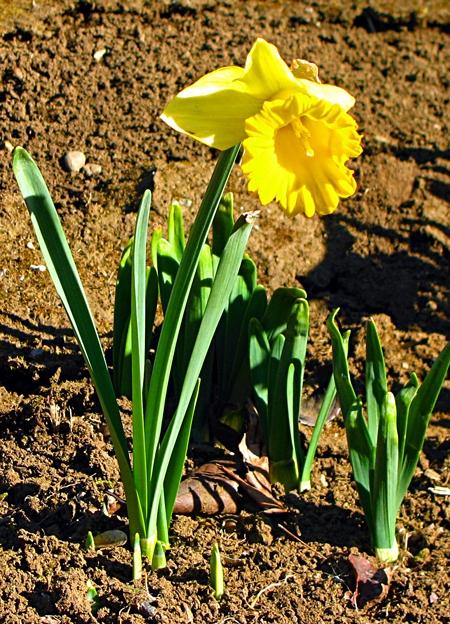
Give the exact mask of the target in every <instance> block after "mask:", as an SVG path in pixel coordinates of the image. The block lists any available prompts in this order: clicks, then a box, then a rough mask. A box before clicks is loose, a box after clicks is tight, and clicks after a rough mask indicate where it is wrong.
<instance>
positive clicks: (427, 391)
mask: <svg viewBox="0 0 450 624" xmlns="http://www.w3.org/2000/svg"><path fill="white" fill-rule="evenodd" d="M449 365H450V343H449V344H447V346H446V347H445V349H444V350H443V351H442V353H441V354H440V355H439V357H438V359H437V360H436V361H435V363H434V364H433V366H432V367H431V370H430V372H429V373H428V375H427V376H426V378H425V380H424V382H423V383H422V385H421V386H420V388H419V390H418V391H417V394H416V396H415V397H414V399H413V400H412V402H411V405H410V408H409V417H408V425H407V429H406V439H405V449H404V453H403V463H402V465H401V468H400V471H399V479H398V493H397V496H398V500H399V501H400V502H399V505H400V504H401V502H402V500H403V498H404V496H405V494H406V490H407V489H408V487H409V484H410V483H411V480H412V478H413V475H414V471H415V469H416V466H417V463H418V461H419V457H420V452H421V450H422V448H423V443H424V441H425V435H426V431H427V427H428V423H429V422H430V417H431V414H432V412H433V409H434V406H435V404H436V400H437V398H438V396H439V392H440V391H441V388H442V384H443V383H444V381H445V377H446V375H447V371H448V367H449Z"/></svg>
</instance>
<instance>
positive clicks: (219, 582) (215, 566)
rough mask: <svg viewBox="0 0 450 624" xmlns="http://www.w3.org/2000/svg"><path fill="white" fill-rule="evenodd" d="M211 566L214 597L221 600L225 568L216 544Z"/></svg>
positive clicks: (210, 576)
mask: <svg viewBox="0 0 450 624" xmlns="http://www.w3.org/2000/svg"><path fill="white" fill-rule="evenodd" d="M209 565H210V575H209V578H210V583H211V587H212V588H213V590H214V597H215V598H216V599H217V600H220V599H221V598H222V596H223V594H224V591H225V589H224V582H223V567H222V561H221V558H220V550H219V546H218V544H214V546H213V551H212V554H211V559H210V562H209Z"/></svg>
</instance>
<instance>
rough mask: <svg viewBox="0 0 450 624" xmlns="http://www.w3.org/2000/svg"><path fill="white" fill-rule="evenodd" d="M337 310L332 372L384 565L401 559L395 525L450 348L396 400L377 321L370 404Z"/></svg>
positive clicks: (370, 346) (370, 329) (369, 343)
mask: <svg viewBox="0 0 450 624" xmlns="http://www.w3.org/2000/svg"><path fill="white" fill-rule="evenodd" d="M336 314H337V310H336V312H334V313H333V314H332V315H331V316H330V318H329V319H328V321H327V328H328V331H329V333H330V336H331V341H332V344H333V373H334V378H335V381H336V387H337V392H338V395H339V401H340V404H341V408H342V412H343V415H344V422H345V428H346V433H347V443H348V448H349V454H350V462H351V464H352V468H353V476H354V479H355V482H356V487H357V489H358V494H359V498H360V501H361V506H362V508H363V510H364V515H365V518H366V521H367V524H368V527H369V531H370V535H371V538H372V544H373V547H374V549H375V554H376V555H377V557H378V558H379V559H380V560H381V561H383V562H389V561H395V560H396V559H397V558H398V552H399V551H398V545H397V541H396V538H395V521H396V518H397V514H398V511H399V509H400V506H401V504H402V502H403V499H404V497H405V494H406V491H407V489H408V487H409V485H410V483H411V480H412V477H413V475H414V471H415V469H416V466H417V463H418V461H419V457H420V453H421V451H422V447H423V443H424V440H425V435H426V429H427V427H428V423H429V421H430V417H431V413H432V411H433V408H434V405H435V403H436V400H437V398H438V395H439V392H440V390H441V387H442V384H443V383H444V380H445V377H446V374H447V370H448V367H449V365H450V344H448V345H447V346H446V347H445V349H444V350H443V351H442V353H441V354H440V356H439V357H438V359H437V360H436V361H435V363H434V364H433V366H432V368H431V370H430V372H429V373H428V375H427V376H426V378H425V380H424V382H423V383H422V385H420V384H419V382H418V380H417V377H416V375H415V374H414V373H413V374H412V375H411V379H410V382H409V384H408V385H407V386H406V387H405V388H403V389H402V390H400V392H399V393H398V395H397V397H394V395H393V394H392V393H391V392H389V391H388V390H387V383H386V368H385V363H384V357H383V352H382V349H381V345H380V341H379V339H378V334H377V330H376V327H375V324H374V322H373V321H372V320H369V321H368V322H367V334H366V401H367V408H366V409H367V417H365V416H364V413H363V405H362V401H361V400H360V399H359V398H357V396H356V394H355V391H354V389H353V386H352V383H351V380H350V373H349V369H348V363H347V355H346V349H345V345H344V340H343V338H342V336H341V334H340V332H339V329H338V328H337V325H336V323H335V320H334V319H335V316H336Z"/></svg>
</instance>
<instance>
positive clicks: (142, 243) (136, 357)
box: [130, 191, 152, 509]
mask: <svg viewBox="0 0 450 624" xmlns="http://www.w3.org/2000/svg"><path fill="white" fill-rule="evenodd" d="M151 197H152V196H151V193H150V191H145V193H144V195H143V197H142V201H141V205H140V207H139V211H138V215H137V221H136V231H135V235H134V245H133V256H132V272H131V318H130V326H131V366H132V376H131V379H132V397H133V399H132V400H133V408H132V411H133V474H134V482H135V484H136V490H137V492H138V496H139V499H140V501H141V504H142V507H143V508H144V509H146V508H147V505H148V492H147V458H146V452H145V432H144V397H143V390H144V374H145V361H146V357H147V353H146V351H145V344H146V309H145V304H146V297H147V229H148V219H149V215H150V206H151Z"/></svg>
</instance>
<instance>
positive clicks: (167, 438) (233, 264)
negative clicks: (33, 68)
mask: <svg viewBox="0 0 450 624" xmlns="http://www.w3.org/2000/svg"><path fill="white" fill-rule="evenodd" d="M238 150H239V146H236V147H234V148H231V149H230V150H227V151H225V152H222V154H221V155H220V157H219V160H218V163H217V166H216V169H215V171H214V173H213V176H212V179H211V182H210V184H209V186H208V189H207V191H206V194H205V196H204V199H203V201H202V204H201V206H200V208H199V212H198V214H197V218H196V220H195V222H194V224H193V226H192V229H191V232H190V236H189V241H188V243H187V245H186V249H185V251H184V253H183V254H182V258H181V261H180V263H179V267H178V270H177V274H176V279H175V280H174V283H173V285H172V287H171V293H170V298H169V301H168V303H167V306H166V310H165V317H164V324H163V328H162V331H161V335H160V338H159V343H158V348H157V350H156V355H155V360H154V363H153V366H151V365H150V362H149V359H148V347H149V341H150V336H151V330H152V326H153V319H154V314H155V308H156V292H157V286H158V282H157V280H156V277H157V274H156V272H155V271H156V270H153V269H150V271H148V270H147V268H146V264H147V248H146V246H147V228H148V219H149V213H150V202H151V197H150V193H149V192H146V193H145V194H144V196H143V198H142V202H141V205H140V208H139V212H138V216H137V222H136V231H135V236H134V239H133V240H132V241H130V243H129V245H128V246H127V248H126V250H125V252H124V255H123V257H122V261H121V264H120V269H119V277H118V285H117V296H116V312H115V318H114V355H113V358H114V365H115V385H116V387H115V388H114V386H113V382H112V380H111V377H110V374H109V370H108V367H107V365H106V360H105V356H104V352H103V349H102V346H101V343H100V339H99V336H98V333H97V330H96V328H95V323H94V320H93V317H92V314H91V312H90V309H89V305H88V302H87V299H86V296H85V293H84V290H83V287H82V284H81V281H80V278H79V275H78V272H77V269H76V266H75V263H74V261H73V257H72V254H71V252H70V249H69V246H68V244H67V241H66V238H65V235H64V232H63V229H62V226H61V223H60V220H59V218H58V215H57V213H56V210H55V207H54V205H53V202H52V199H51V197H50V194H49V191H48V188H47V186H46V184H45V181H44V179H43V177H42V175H41V173H40V171H39V169H38V167H37V166H36V164H35V163H34V161H33V160H32V158H31V157H30V156H29V154H28V153H27V152H26V151H25V150H23V149H22V148H17V149H16V151H15V154H14V163H13V167H14V173H15V175H16V178H17V181H18V183H19V187H20V189H21V192H22V195H23V197H24V199H25V201H26V204H27V207H28V209H29V212H30V215H31V219H32V223H33V225H34V228H35V230H36V235H37V238H38V241H39V244H40V247H41V250H42V253H43V255H44V259H45V261H46V264H47V267H48V270H49V273H50V275H51V277H52V279H53V282H54V284H55V286H56V289H57V291H58V294H59V295H60V297H61V299H62V301H63V304H64V306H65V309H66V311H67V314H68V316H69V319H70V321H71V323H72V326H73V329H74V332H75V335H76V338H77V340H78V343H79V345H80V348H81V350H82V353H83V355H84V358H85V360H86V364H87V367H88V369H89V372H90V374H91V377H92V380H93V383H94V386H95V388H96V391H97V394H98V397H99V399H100V402H101V405H102V409H103V412H104V414H105V418H106V420H107V423H108V426H109V429H110V432H111V439H112V441H113V444H114V450H115V453H116V456H117V459H118V463H119V467H120V471H121V476H122V480H123V484H124V488H125V493H126V499H127V508H128V515H129V521H130V535H131V536H135V535H136V534H138V535H139V537H140V542H141V547H142V552H143V554H144V555H146V556H149V557H152V554H153V549H154V545H155V542H156V540H157V538H158V539H159V540H161V541H162V542H164V543H167V542H168V525H169V521H170V517H171V515H172V510H173V505H174V501H175V497H176V494H177V491H178V486H179V483H180V479H181V474H182V470H183V465H184V460H185V456H186V449H187V445H188V440H189V434H190V429H191V424H192V418H193V415H194V410H195V405H196V399H197V395H198V389H199V386H200V372H201V368H202V366H203V362H204V360H205V358H206V356H207V353H208V351H209V348H210V344H211V341H212V339H213V336H214V333H215V331H216V328H217V325H218V324H219V321H220V318H221V316H222V313H223V310H224V308H225V306H226V304H227V302H228V299H229V297H230V294H231V291H232V288H233V285H234V283H235V280H236V275H237V273H238V270H239V267H240V265H241V261H242V257H243V254H244V250H245V246H246V243H247V240H248V237H249V235H250V231H251V227H252V224H253V221H254V217H253V216H249V215H242V216H241V218H240V219H238V221H237V222H236V223H235V224H234V226H233V229H232V230H231V232H229V235H228V238H227V241H226V244H225V245H224V248H223V250H222V253H221V256H220V260H219V261H218V263H217V267H216V270H215V273H214V280H213V283H212V286H211V290H210V293H209V297H208V302H207V305H206V308H205V310H204V313H203V315H202V318H201V322H200V324H199V326H198V329H197V333H196V335H195V339H194V340H193V343H192V348H191V350H190V353H189V359H188V362H187V365H186V368H185V370H184V371H183V376H182V378H180V379H179V396H178V401H177V407H176V410H175V413H174V415H173V417H172V419H171V422H170V425H169V427H168V429H167V431H166V432H165V434H164V436H163V437H162V438H161V430H162V422H163V414H164V408H165V405H166V398H167V390H168V384H169V377H170V372H171V368H172V363H173V358H174V354H175V349H176V345H177V340H178V336H179V332H180V329H181V325H182V320H183V317H184V313H185V309H186V306H187V303H188V299H189V295H190V292H191V286H192V283H193V281H194V278H195V275H196V271H197V266H198V264H199V260H200V257H201V254H202V251H203V248H204V245H205V241H206V239H207V236H208V233H209V230H210V227H211V225H212V222H213V219H214V216H215V214H216V211H217V208H218V205H219V202H220V199H221V197H222V194H223V190H224V187H225V185H226V182H227V180H228V177H229V175H230V172H231V169H232V166H233V164H234V162H235V159H236V155H237V153H238ZM119 308H120V309H119ZM122 392H124V393H125V394H128V395H130V394H131V397H132V403H133V407H132V413H133V461H132V462H131V460H130V455H129V450H128V444H127V440H126V437H125V433H124V429H123V425H122V421H121V416H120V411H119V407H118V404H117V400H116V394H122Z"/></svg>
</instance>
